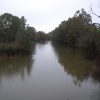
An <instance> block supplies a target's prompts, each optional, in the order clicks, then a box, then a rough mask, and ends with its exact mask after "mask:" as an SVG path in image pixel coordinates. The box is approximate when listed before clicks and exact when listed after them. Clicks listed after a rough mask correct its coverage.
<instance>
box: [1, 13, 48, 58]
mask: <svg viewBox="0 0 100 100" xmlns="http://www.w3.org/2000/svg"><path fill="white" fill-rule="evenodd" d="M26 22H27V20H26V19H25V18H24V16H22V17H21V18H19V17H18V16H14V15H12V14H10V13H4V14H2V15H0V56H1V57H5V56H6V57H10V56H15V55H26V54H29V53H31V52H32V48H33V44H34V42H35V41H42V40H48V39H49V36H48V34H46V33H45V32H43V31H38V32H37V31H36V29H35V28H34V27H31V26H29V25H28V24H26Z"/></svg>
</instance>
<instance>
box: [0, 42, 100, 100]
mask: <svg viewBox="0 0 100 100" xmlns="http://www.w3.org/2000/svg"><path fill="white" fill-rule="evenodd" d="M35 51H36V52H35V54H33V55H32V57H30V56H28V57H21V58H18V59H12V60H1V61H0V100H100V69H99V68H96V64H95V63H94V61H92V60H86V59H84V57H83V56H82V55H81V54H80V53H79V51H78V50H76V49H73V48H69V47H66V46H65V45H61V44H57V43H53V42H47V41H46V42H41V43H36V46H35Z"/></svg>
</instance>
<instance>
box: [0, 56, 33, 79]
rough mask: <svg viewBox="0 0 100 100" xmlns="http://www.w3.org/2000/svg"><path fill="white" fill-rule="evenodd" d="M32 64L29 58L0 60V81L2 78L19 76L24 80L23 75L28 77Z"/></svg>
mask: <svg viewBox="0 0 100 100" xmlns="http://www.w3.org/2000/svg"><path fill="white" fill-rule="evenodd" d="M33 62H34V60H33V59H31V57H30V56H28V57H20V58H17V59H13V60H12V59H9V60H7V59H6V60H0V80H1V78H2V77H7V78H10V77H14V76H15V75H20V76H21V77H22V78H23V79H24V77H25V74H27V75H30V73H31V70H32V65H33Z"/></svg>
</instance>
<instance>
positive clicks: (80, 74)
mask: <svg viewBox="0 0 100 100" xmlns="http://www.w3.org/2000/svg"><path fill="white" fill-rule="evenodd" d="M52 46H53V49H54V51H55V53H56V55H57V56H58V59H59V60H58V62H59V63H60V64H61V65H62V67H63V68H64V70H65V72H67V74H70V75H71V76H72V77H73V82H74V84H75V85H77V86H81V83H82V82H83V81H86V80H88V79H90V78H91V79H92V81H91V82H93V83H97V84H100V69H99V68H97V67H96V65H95V63H94V61H93V60H87V59H85V58H84V57H83V56H82V55H81V53H80V52H79V51H78V50H76V49H73V48H69V47H67V46H66V45H62V44H57V43H55V42H52Z"/></svg>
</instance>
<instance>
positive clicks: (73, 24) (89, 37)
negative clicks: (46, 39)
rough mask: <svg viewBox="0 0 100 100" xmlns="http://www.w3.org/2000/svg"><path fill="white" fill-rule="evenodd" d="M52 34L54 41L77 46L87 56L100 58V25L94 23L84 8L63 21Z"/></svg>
mask: <svg viewBox="0 0 100 100" xmlns="http://www.w3.org/2000/svg"><path fill="white" fill-rule="evenodd" d="M50 34H51V39H52V40H53V41H56V42H60V43H66V44H67V45H69V46H71V47H77V48H78V49H80V50H81V51H82V52H83V54H85V57H88V58H94V57H99V58H100V27H96V24H95V23H92V18H91V16H90V15H89V14H88V13H87V12H86V11H85V10H84V9H82V10H81V11H79V10H78V11H76V13H75V14H74V16H73V17H72V18H69V19H68V20H67V21H62V22H61V24H60V25H59V26H58V27H57V28H55V30H53V31H52V32H51V33H50Z"/></svg>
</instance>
